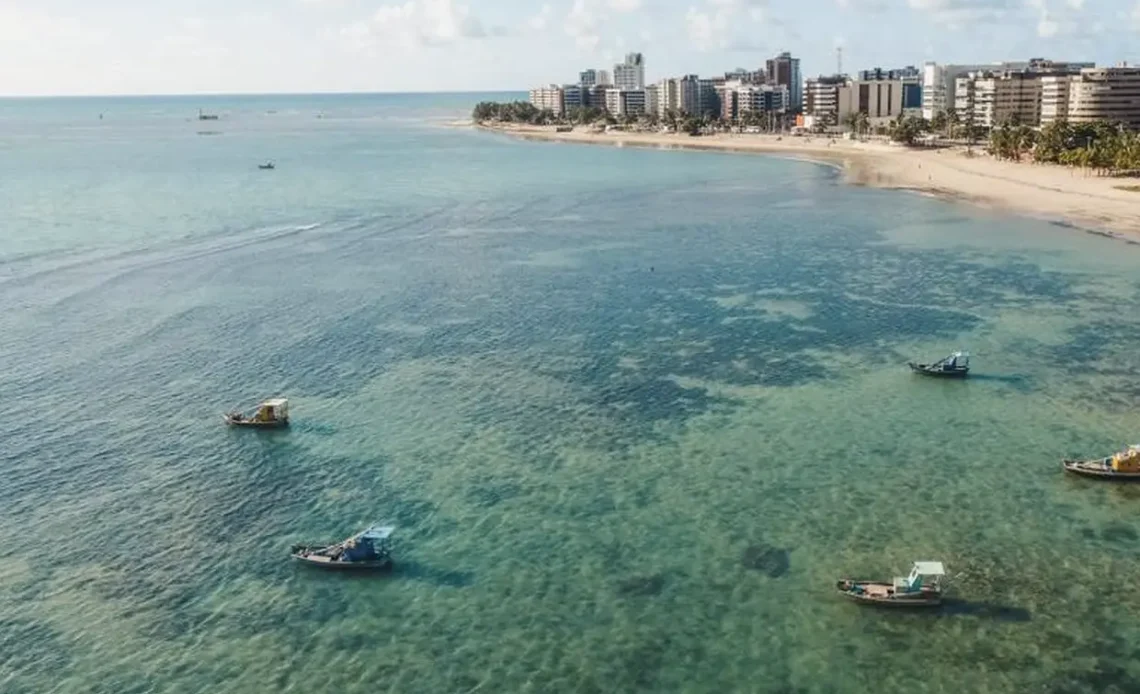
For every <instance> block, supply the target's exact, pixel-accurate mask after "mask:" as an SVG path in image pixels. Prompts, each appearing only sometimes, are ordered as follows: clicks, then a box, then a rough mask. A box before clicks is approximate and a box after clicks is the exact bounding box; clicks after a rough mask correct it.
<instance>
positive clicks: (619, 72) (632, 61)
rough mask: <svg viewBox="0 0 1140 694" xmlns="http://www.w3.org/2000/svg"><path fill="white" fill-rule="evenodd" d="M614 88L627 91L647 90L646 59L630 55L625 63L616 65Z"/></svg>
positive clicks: (639, 55) (637, 55) (633, 54)
mask: <svg viewBox="0 0 1140 694" xmlns="http://www.w3.org/2000/svg"><path fill="white" fill-rule="evenodd" d="M614 86H615V87H617V88H618V89H626V90H633V89H645V57H644V56H642V55H641V54H640V53H630V54H628V55H626V56H625V62H624V63H618V64H617V65H614Z"/></svg>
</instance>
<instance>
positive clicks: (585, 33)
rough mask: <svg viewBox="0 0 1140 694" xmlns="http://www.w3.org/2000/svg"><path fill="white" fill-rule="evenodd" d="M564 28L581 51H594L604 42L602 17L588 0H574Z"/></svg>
mask: <svg viewBox="0 0 1140 694" xmlns="http://www.w3.org/2000/svg"><path fill="white" fill-rule="evenodd" d="M563 29H564V30H565V31H566V35H567V36H569V37H570V38H572V39H574V45H575V46H577V47H578V50H580V51H583V52H587V53H588V52H592V51H594V50H596V49H597V48H598V44H599V43H601V42H602V37H601V17H600V15H599V14H598V11H597V9H596V8H595V7H593V6H592V4H591V3H590V2H589V1H588V0H574V4H573V6H571V7H570V12H569V14H567V15H566V21H565V22H564V23H563Z"/></svg>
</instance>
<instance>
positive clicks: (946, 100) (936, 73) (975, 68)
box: [922, 62, 1029, 120]
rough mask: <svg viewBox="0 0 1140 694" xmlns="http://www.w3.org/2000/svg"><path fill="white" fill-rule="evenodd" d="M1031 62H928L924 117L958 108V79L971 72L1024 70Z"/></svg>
mask: <svg viewBox="0 0 1140 694" xmlns="http://www.w3.org/2000/svg"><path fill="white" fill-rule="evenodd" d="M1028 67H1029V62H1005V63H992V64H989V65H939V64H938V63H933V62H927V63H924V64H923V66H922V117H923V118H926V119H927V120H930V119H931V118H934V115H935V114H936V113H939V112H941V111H947V110H951V109H955V108H956V104H955V99H956V98H957V80H958V78H959V77H965V76H966V75H968V74H969V73H971V72H985V71H987V70H989V71H995V72H1001V71H1006V70H1024V69H1026V68H1028Z"/></svg>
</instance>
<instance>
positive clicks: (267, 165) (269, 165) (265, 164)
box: [257, 161, 277, 171]
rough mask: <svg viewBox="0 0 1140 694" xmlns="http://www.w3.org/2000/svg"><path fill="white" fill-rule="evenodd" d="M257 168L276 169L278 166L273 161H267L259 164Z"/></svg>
mask: <svg viewBox="0 0 1140 694" xmlns="http://www.w3.org/2000/svg"><path fill="white" fill-rule="evenodd" d="M257 168H259V169H261V170H262V171H272V170H273V169H276V168H277V167H276V166H274V165H273V162H271V161H267V162H265V163H264V164H258V165H257Z"/></svg>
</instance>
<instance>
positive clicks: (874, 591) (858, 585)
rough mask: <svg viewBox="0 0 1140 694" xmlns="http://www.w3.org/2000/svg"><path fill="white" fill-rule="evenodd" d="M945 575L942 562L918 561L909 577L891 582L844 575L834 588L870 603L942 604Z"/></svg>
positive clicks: (843, 594) (913, 605)
mask: <svg viewBox="0 0 1140 694" xmlns="http://www.w3.org/2000/svg"><path fill="white" fill-rule="evenodd" d="M945 575H946V571H945V569H943V568H942V562H940V561H916V562H915V563H914V566H913V567H911V570H910V575H909V576H907V577H906V578H903V577H901V576H900V577H898V578H896V579H895V580H894V581H892V582H890V583H884V582H879V581H857V580H854V579H850V578H845V579H841V580H839V581H837V582H836V584H835V588H836V590H838V591H839V593H840V594H841V595H842V596H843V597H845V598H849V599H851V600H854V601H855V602H859V603H863V604H867V605H884V606H887V607H936V606H938V605H940V604H942V577H943V576H945Z"/></svg>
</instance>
